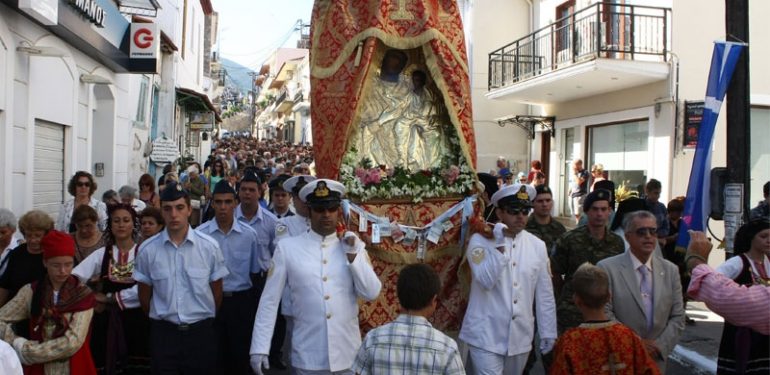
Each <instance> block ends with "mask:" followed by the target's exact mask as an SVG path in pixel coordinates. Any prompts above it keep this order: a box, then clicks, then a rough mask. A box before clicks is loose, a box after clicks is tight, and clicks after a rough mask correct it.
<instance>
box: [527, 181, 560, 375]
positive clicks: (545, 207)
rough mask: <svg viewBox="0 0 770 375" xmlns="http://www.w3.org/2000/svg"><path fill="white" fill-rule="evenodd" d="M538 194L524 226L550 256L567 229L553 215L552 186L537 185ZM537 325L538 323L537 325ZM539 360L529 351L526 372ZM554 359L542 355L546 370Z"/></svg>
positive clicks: (548, 355) (550, 355) (551, 353)
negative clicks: (543, 245)
mask: <svg viewBox="0 0 770 375" xmlns="http://www.w3.org/2000/svg"><path fill="white" fill-rule="evenodd" d="M535 190H536V195H535V200H534V201H532V207H533V211H532V215H529V218H528V219H527V226H526V227H525V228H524V229H525V230H526V231H527V232H529V233H532V234H533V235H535V237H537V238H539V239H541V240H543V242H545V249H546V250H547V251H548V255H549V256H553V252H554V249H555V246H556V240H558V239H559V238H560V237H561V236H562V235H563V234H564V233H565V232H567V229H566V228H564V225H562V224H561V223H560V222H558V221H556V219H554V218H553V216H551V211H553V192H552V191H551V188H549V187H548V186H546V185H538V186H537V187H535ZM535 327H537V325H535ZM532 345H533V346H532V347H535V346H534V345H535V344H534V341H533V344H532ZM536 360H537V358H536V354H535V351H534V350H532V351H530V352H529V358H527V365H526V366H525V367H524V373H525V374H528V373H529V371H530V370H531V369H532V367H533V366H534V365H535V361H536ZM552 361H553V352H549V353H548V354H543V355H542V363H543V367H544V368H545V370H546V372H547V371H548V368H549V367H550V365H551V362H552Z"/></svg>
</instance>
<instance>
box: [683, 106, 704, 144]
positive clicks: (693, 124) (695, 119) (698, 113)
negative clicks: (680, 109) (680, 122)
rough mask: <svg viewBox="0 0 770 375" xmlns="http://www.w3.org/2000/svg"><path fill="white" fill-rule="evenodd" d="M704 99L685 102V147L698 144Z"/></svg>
mask: <svg viewBox="0 0 770 375" xmlns="http://www.w3.org/2000/svg"><path fill="white" fill-rule="evenodd" d="M703 105H704V104H703V101H702V100H701V101H686V102H684V136H683V137H682V138H683V141H684V142H683V143H684V144H683V145H684V147H685V148H695V146H697V145H698V133H699V132H700V123H701V121H703Z"/></svg>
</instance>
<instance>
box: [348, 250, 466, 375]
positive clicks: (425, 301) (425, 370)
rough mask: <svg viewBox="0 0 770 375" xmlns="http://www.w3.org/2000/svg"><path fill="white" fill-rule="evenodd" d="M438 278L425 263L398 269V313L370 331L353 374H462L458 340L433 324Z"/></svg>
mask: <svg viewBox="0 0 770 375" xmlns="http://www.w3.org/2000/svg"><path fill="white" fill-rule="evenodd" d="M440 289H441V281H440V280H439V277H438V274H436V271H434V270H433V268H431V267H430V266H429V265H427V264H422V263H421V264H411V265H408V266H406V267H404V269H402V270H401V273H400V274H399V275H398V285H397V287H396V290H397V294H398V300H399V302H400V304H401V314H400V315H399V316H398V317H397V318H396V320H394V321H393V322H391V323H388V324H386V325H384V326H382V327H378V328H376V329H374V330H372V331H370V332H369V333H368V334H367V335H366V338H364V342H363V343H362V344H361V348H360V349H359V350H358V355H356V360H355V361H354V362H353V367H352V368H351V369H352V370H353V371H354V372H355V373H356V374H359V375H369V374H410V375H428V374H453V375H457V374H465V370H464V369H463V364H462V361H461V360H460V353H459V351H458V350H457V343H455V341H454V340H452V339H451V338H450V337H449V336H447V335H445V334H443V333H442V332H441V331H439V330H437V329H435V328H433V326H432V325H431V324H430V322H428V319H427V318H428V317H430V316H431V315H433V312H434V311H435V310H436V303H437V300H438V292H439V290H440Z"/></svg>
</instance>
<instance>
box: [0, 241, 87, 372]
mask: <svg viewBox="0 0 770 375" xmlns="http://www.w3.org/2000/svg"><path fill="white" fill-rule="evenodd" d="M41 246H42V248H43V263H44V265H45V268H46V272H47V273H46V274H45V275H44V276H43V277H42V278H41V279H40V280H38V281H35V282H33V283H31V284H27V285H25V286H24V287H23V288H21V289H20V290H19V293H17V294H16V297H14V298H13V299H12V300H11V301H9V302H8V303H7V304H6V305H5V306H3V308H2V309H0V337H2V339H3V340H4V341H6V342H8V343H11V344H12V345H13V349H14V350H15V351H16V354H17V355H18V356H19V359H20V360H21V363H22V364H23V365H24V374H26V375H43V374H46V375H53V374H57V375H58V374H73V375H75V374H76V375H95V374H96V368H95V367H94V363H93V360H92V359H91V351H90V349H89V338H90V334H89V327H90V324H91V316H92V314H93V308H94V302H95V301H94V295H93V293H92V292H91V290H90V289H88V288H87V287H86V286H84V285H82V284H81V283H80V281H79V280H78V279H77V278H76V277H74V276H72V267H73V266H74V263H75V241H74V240H73V239H72V236H70V235H69V234H66V233H62V232H59V231H50V232H48V233H47V234H46V235H45V237H43V239H42V241H41ZM24 319H29V330H30V334H29V337H21V336H17V335H16V333H15V332H14V330H13V323H15V322H19V321H22V320H24Z"/></svg>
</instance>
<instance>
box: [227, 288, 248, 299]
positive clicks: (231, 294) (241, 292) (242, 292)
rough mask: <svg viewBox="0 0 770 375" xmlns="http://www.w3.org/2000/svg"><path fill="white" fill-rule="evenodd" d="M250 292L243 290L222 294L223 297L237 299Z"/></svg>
mask: <svg viewBox="0 0 770 375" xmlns="http://www.w3.org/2000/svg"><path fill="white" fill-rule="evenodd" d="M250 291H251V289H245V290H239V291H237V292H222V296H223V297H238V296H242V295H246V294H248V293H249V292H250Z"/></svg>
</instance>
